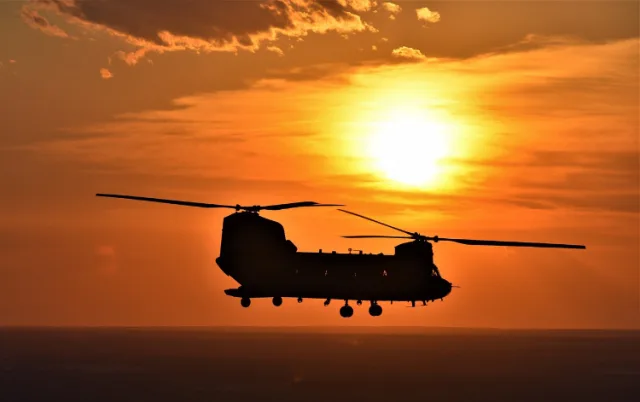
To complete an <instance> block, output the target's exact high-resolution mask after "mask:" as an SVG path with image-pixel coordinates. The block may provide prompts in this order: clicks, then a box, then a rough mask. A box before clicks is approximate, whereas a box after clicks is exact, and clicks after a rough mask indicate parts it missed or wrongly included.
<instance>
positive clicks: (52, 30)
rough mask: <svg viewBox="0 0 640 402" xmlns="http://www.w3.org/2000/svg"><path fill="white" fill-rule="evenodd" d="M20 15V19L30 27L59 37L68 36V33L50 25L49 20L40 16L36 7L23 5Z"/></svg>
mask: <svg viewBox="0 0 640 402" xmlns="http://www.w3.org/2000/svg"><path fill="white" fill-rule="evenodd" d="M20 16H21V17H22V20H23V21H24V22H25V23H27V25H29V26H30V27H32V28H35V29H38V30H40V31H41V32H43V33H45V34H47V35H50V36H57V37H60V38H69V37H70V36H69V34H67V33H66V32H65V31H63V30H62V29H61V28H60V27H58V26H55V25H52V24H51V23H49V21H48V20H47V19H46V18H44V17H43V16H41V15H40V14H39V13H38V10H36V9H30V8H27V7H23V8H22V10H21V12H20Z"/></svg>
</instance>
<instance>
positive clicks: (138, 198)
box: [96, 193, 236, 208]
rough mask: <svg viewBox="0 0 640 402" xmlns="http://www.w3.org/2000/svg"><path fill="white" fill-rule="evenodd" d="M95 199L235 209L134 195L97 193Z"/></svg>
mask: <svg viewBox="0 0 640 402" xmlns="http://www.w3.org/2000/svg"><path fill="white" fill-rule="evenodd" d="M96 197H110V198H123V199H125V200H136V201H148V202H159V203H163V204H174V205H183V206H187V207H197V208H236V206H235V205H219V204H208V203H204V202H192V201H180V200H168V199H164V198H150V197H139V196H135V195H122V194H100V193H98V194H96Z"/></svg>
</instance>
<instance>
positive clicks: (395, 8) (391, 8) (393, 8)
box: [381, 2, 402, 20]
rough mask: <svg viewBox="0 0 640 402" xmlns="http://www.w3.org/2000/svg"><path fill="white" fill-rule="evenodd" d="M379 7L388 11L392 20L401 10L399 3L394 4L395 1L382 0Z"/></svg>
mask: <svg viewBox="0 0 640 402" xmlns="http://www.w3.org/2000/svg"><path fill="white" fill-rule="evenodd" d="M381 8H382V9H383V10H384V11H386V12H388V13H389V14H390V15H389V18H390V19H392V20H395V19H396V15H398V14H400V12H401V11H402V7H400V6H399V5H397V4H395V3H391V2H384V3H382V6H381Z"/></svg>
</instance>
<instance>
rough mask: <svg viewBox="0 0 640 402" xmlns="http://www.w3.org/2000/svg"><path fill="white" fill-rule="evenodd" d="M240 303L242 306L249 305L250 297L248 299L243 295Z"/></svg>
mask: <svg viewBox="0 0 640 402" xmlns="http://www.w3.org/2000/svg"><path fill="white" fill-rule="evenodd" d="M240 305H241V306H242V307H244V308H247V307H249V306H250V305H251V299H249V298H248V297H243V298H242V300H240Z"/></svg>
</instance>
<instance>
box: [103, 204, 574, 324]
mask: <svg viewBox="0 0 640 402" xmlns="http://www.w3.org/2000/svg"><path fill="white" fill-rule="evenodd" d="M96 196H98V197H111V198H122V199H129V200H137V201H148V202H158V203H165V204H174V205H182V206H188V207H197V208H230V209H235V212H234V213H232V214H231V215H228V216H226V217H225V218H224V220H223V225H222V239H221V244H220V256H219V257H218V258H217V259H216V263H217V264H218V266H219V267H220V269H221V270H222V271H223V272H224V273H225V274H226V275H228V276H230V277H232V278H233V279H234V280H235V281H236V282H238V283H239V285H240V286H239V287H238V288H236V289H227V290H225V291H224V292H225V294H227V295H228V296H232V297H237V298H240V303H241V305H242V306H243V307H249V306H250V305H251V299H257V298H271V299H272V301H273V305H274V306H276V307H277V306H280V305H282V299H283V298H295V299H297V300H298V303H301V302H302V300H303V299H305V298H306V299H324V300H325V302H324V305H325V306H328V305H329V303H330V302H331V300H333V299H335V300H343V301H344V305H343V306H342V307H341V308H340V315H341V316H342V317H345V318H348V317H351V316H352V315H353V307H351V306H350V305H349V301H353V300H355V301H356V303H357V304H358V305H361V304H362V302H363V301H369V302H370V307H369V314H370V315H371V316H374V317H377V316H380V315H381V314H382V307H381V306H380V304H378V303H379V302H382V301H388V302H391V303H393V302H394V301H397V302H411V306H412V307H415V305H416V301H421V302H422V303H423V305H426V304H427V302H428V301H433V300H437V299H441V300H443V299H444V298H445V297H446V296H447V295H449V293H451V288H452V287H454V286H452V284H451V282H449V281H447V280H446V279H445V278H443V277H442V276H441V275H440V272H439V270H438V268H437V267H436V265H435V264H434V262H433V247H432V244H431V242H434V243H437V242H441V241H448V242H454V243H459V244H464V245H472V246H509V247H545V248H571V249H585V248H586V247H585V246H583V245H574V244H556V243H530V242H515V241H496V240H472V239H454V238H446V237H438V236H423V235H421V234H419V233H412V232H409V231H406V230H404V229H400V228H397V227H394V226H391V225H388V224H386V223H382V222H379V221H377V220H374V219H371V218H368V217H366V216H363V215H360V214H356V213H354V212H350V211H346V210H344V209H339V211H341V212H344V213H348V214H351V215H354V216H357V217H359V218H363V219H366V220H368V221H371V222H374V223H377V224H379V225H383V226H386V227H388V228H390V229H393V230H396V231H398V232H401V233H403V234H404V235H403V236H385V235H366V236H363V235H357V236H342V237H344V238H352V239H364V238H386V239H410V240H411V241H408V242H404V243H401V244H399V245H397V246H395V253H394V254H393V255H385V254H375V255H374V254H364V253H363V252H362V251H359V252H358V253H356V254H352V253H351V249H350V252H349V253H348V254H346V253H336V252H335V251H332V252H331V253H324V252H322V250H320V251H319V252H300V251H298V248H297V247H296V246H295V245H294V244H293V242H291V240H288V239H287V238H286V236H285V230H284V227H283V226H282V225H281V224H280V223H278V222H276V221H274V220H270V219H267V218H264V217H263V216H260V215H259V212H260V211H263V210H264V211H279V210H284V209H291V208H300V207H341V206H343V205H339V204H320V203H317V202H314V201H303V202H293V203H288V204H277V205H267V206H259V205H254V206H241V205H235V206H234V205H219V204H209V203H201V202H191V201H179V200H169V199H162V198H149V197H139V196H132V195H120V194H100V193H99V194H96Z"/></svg>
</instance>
